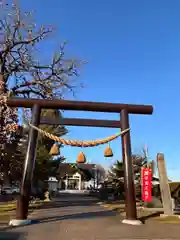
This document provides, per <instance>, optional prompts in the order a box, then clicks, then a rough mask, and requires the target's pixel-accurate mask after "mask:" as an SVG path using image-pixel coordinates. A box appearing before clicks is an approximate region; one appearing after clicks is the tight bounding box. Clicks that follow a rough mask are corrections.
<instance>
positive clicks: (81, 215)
mask: <svg viewBox="0 0 180 240" xmlns="http://www.w3.org/2000/svg"><path fill="white" fill-rule="evenodd" d="M116 215H117V212H116V211H113V210H107V211H97V212H85V213H75V214H69V215H64V216H53V217H46V218H37V220H33V221H32V223H31V224H30V225H29V226H32V225H35V224H43V223H50V222H56V221H63V220H78V219H79V220H82V219H93V218H100V217H103V218H104V217H112V216H116ZM19 227H27V225H26V226H18V227H10V226H9V227H5V228H4V229H3V230H4V231H6V230H9V229H12V228H13V229H14V228H19ZM0 240H1V238H0Z"/></svg>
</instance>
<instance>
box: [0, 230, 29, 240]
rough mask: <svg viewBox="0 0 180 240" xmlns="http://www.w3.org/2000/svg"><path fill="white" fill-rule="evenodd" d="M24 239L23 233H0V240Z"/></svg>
mask: <svg viewBox="0 0 180 240" xmlns="http://www.w3.org/2000/svg"><path fill="white" fill-rule="evenodd" d="M24 237H25V234H24V233H17V232H1V231H0V240H23V239H25V238H24Z"/></svg>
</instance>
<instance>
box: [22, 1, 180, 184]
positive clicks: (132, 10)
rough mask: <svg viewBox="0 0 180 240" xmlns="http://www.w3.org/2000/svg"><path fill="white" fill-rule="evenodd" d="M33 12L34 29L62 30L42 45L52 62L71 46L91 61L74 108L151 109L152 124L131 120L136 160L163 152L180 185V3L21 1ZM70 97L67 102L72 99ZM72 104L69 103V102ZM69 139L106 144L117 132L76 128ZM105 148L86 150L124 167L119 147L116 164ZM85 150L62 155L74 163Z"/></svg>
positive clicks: (92, 115)
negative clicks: (93, 104)
mask: <svg viewBox="0 0 180 240" xmlns="http://www.w3.org/2000/svg"><path fill="white" fill-rule="evenodd" d="M21 3H22V6H23V8H24V9H26V10H30V9H35V10H36V20H37V23H43V24H53V25H55V26H56V27H57V31H56V33H55V34H54V35H53V36H52V39H50V40H48V41H46V42H45V43H44V44H43V45H42V49H43V51H42V55H41V56H42V57H43V58H48V57H50V56H51V54H52V53H53V51H54V49H55V48H57V46H58V43H59V42H60V41H63V40H68V42H69V43H68V45H67V55H72V56H76V57H77V58H79V59H83V60H86V61H88V64H86V65H85V66H84V68H83V69H82V71H81V75H80V77H79V79H77V81H83V82H84V83H85V85H86V88H84V89H78V90H77V93H76V99H77V100H89V101H103V102H116V103H118V102H120V103H136V104H138V103H139V104H153V106H154V113H153V115H152V116H143V115H139V116H138V115H131V117H130V123H131V136H132V150H133V152H136V153H138V152H140V151H141V149H142V148H143V146H144V144H147V145H148V148H149V157H150V158H153V159H155V158H156V154H157V152H163V153H164V154H165V157H166V161H167V168H168V174H169V177H170V178H173V179H176V180H178V179H180V176H179V173H180V159H179V150H178V149H179V146H180V136H179V135H180V124H179V119H180V106H179V102H180V15H179V9H180V1H178V0H174V1H167V0H158V1H157V0H151V1H150V0H147V1H144V0H136V1H134V0H126V1H118V0H116V1H108V0H107V1H102V0H98V1H83V0H77V1H74V0H59V1H57V0H51V1H43V0H38V1H35V0H31V1H30V2H29V1H28V2H27V1H25V0H21ZM68 97H69V96H67V98H68ZM71 98H72V97H71ZM65 116H67V117H84V118H105V119H119V114H107V113H104V114H102V113H87V112H79V113H78V112H66V113H65ZM69 131H70V132H69V134H68V136H67V137H68V138H71V139H82V140H88V139H89V140H91V139H97V138H104V137H107V136H109V135H112V134H114V133H116V132H117V130H116V129H99V128H84V127H71V128H69ZM105 147H106V146H102V147H97V148H90V149H85V150H84V149H83V151H84V152H85V154H86V156H87V158H88V159H89V161H90V162H94V163H100V164H103V165H104V166H109V165H111V164H112V162H113V161H115V160H116V159H121V142H120V139H118V140H116V141H114V142H112V143H111V147H112V149H113V150H114V155H115V156H114V158H113V159H105V158H104V157H103V151H104V148H105ZM79 151H81V149H77V148H70V147H65V148H64V149H63V150H62V154H63V155H64V156H65V157H67V159H68V161H75V160H76V156H77V154H78V152H79Z"/></svg>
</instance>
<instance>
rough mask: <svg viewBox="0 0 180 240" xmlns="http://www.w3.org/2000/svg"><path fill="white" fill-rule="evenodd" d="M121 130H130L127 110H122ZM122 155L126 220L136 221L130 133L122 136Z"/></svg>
mask: <svg viewBox="0 0 180 240" xmlns="http://www.w3.org/2000/svg"><path fill="white" fill-rule="evenodd" d="M120 116H121V130H122V131H123V130H125V129H127V128H129V116H128V111H127V110H126V109H123V110H121V113H120ZM121 138H122V155H123V163H124V188H125V198H126V219H128V220H136V219H137V212H136V197H135V187H134V177H133V168H132V158H131V139H130V132H127V133H126V134H125V135H122V137H121Z"/></svg>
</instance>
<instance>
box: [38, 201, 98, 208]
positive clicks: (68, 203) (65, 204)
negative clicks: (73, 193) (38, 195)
mask: <svg viewBox="0 0 180 240" xmlns="http://www.w3.org/2000/svg"><path fill="white" fill-rule="evenodd" d="M97 202H98V201H97V200H85V201H84V200H82V201H79V200H77V201H61V200H59V201H56V202H52V203H51V202H49V203H48V202H47V203H46V204H43V205H42V206H41V207H40V209H49V208H58V207H60V208H63V207H73V206H92V205H95V204H96V203H97Z"/></svg>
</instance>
